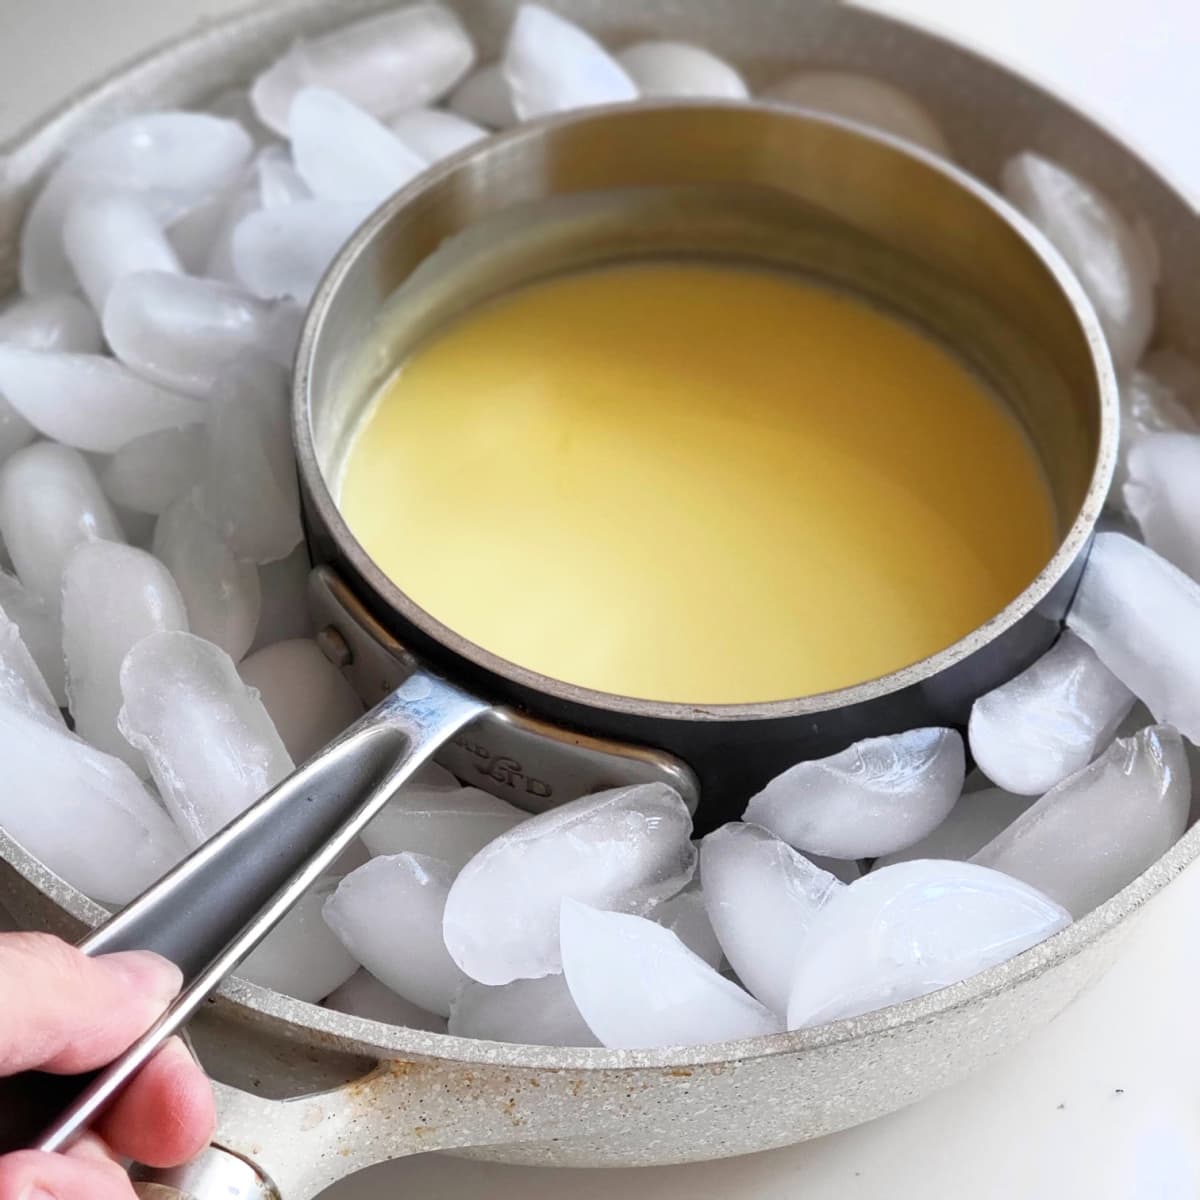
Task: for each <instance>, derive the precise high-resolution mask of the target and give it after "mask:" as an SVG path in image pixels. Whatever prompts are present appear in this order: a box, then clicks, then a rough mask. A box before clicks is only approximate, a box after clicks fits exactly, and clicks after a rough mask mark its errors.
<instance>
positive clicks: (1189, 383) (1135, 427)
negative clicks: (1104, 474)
mask: <svg viewBox="0 0 1200 1200" xmlns="http://www.w3.org/2000/svg"><path fill="white" fill-rule="evenodd" d="M1120 396H1121V445H1120V450H1119V451H1118V454H1117V467H1116V471H1115V472H1114V473H1113V481H1112V487H1111V488H1110V489H1109V496H1108V503H1109V504H1110V505H1111V506H1113V507H1115V508H1116V509H1117V510H1118V511H1124V503H1125V501H1124V496H1123V494H1122V493H1123V489H1124V486H1125V482H1126V480H1127V479H1128V478H1129V455H1130V452H1131V451H1132V449H1133V447H1134V446H1135V445H1136V444H1137V442H1138V441H1139V440H1140V439H1141V438H1142V437H1144V436H1145V435H1146V434H1148V433H1200V416H1198V415H1197V414H1198V413H1200V367H1198V366H1197V365H1196V364H1195V363H1193V362H1192V361H1191V359H1188V358H1185V357H1184V356H1183V355H1182V354H1179V353H1178V352H1177V351H1175V350H1170V349H1161V350H1152V351H1151V352H1150V353H1149V354H1147V355H1146V357H1145V358H1143V359H1142V361H1141V362H1140V363H1139V364H1138V365H1137V367H1136V368H1135V369H1134V370H1133V372H1132V373H1131V374H1130V375H1129V376H1128V377H1127V378H1125V379H1123V380H1121V391H1120Z"/></svg>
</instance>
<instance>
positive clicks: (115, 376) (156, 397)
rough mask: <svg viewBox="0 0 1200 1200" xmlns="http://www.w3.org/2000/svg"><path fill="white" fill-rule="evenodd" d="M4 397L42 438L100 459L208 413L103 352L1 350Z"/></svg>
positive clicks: (0, 383)
mask: <svg viewBox="0 0 1200 1200" xmlns="http://www.w3.org/2000/svg"><path fill="white" fill-rule="evenodd" d="M0 393H3V395H4V396H5V397H6V398H7V400H8V402H9V403H10V404H11V405H12V406H13V408H15V409H16V410H17V412H19V413H20V414H21V416H23V417H24V418H25V420H27V421H28V422H29V423H30V424H31V425H32V426H33V427H34V428H35V429H36V430H37V431H38V432H39V433H42V434H44V435H45V436H46V437H48V438H54V439H55V440H56V441H60V442H65V443H66V444H67V445H68V446H75V447H77V448H78V449H80V450H95V451H98V452H99V453H101V454H110V453H112V451H114V450H116V449H118V448H119V447H121V446H123V445H124V444H125V443H126V442H128V441H130V440H131V439H132V438H135V437H140V436H141V435H142V434H143V433H153V432H154V431H155V430H157V429H172V428H176V427H178V426H181V425H191V424H193V423H194V422H196V421H199V420H200V419H201V416H202V415H203V409H202V407H201V405H200V404H199V403H198V402H197V401H195V400H192V399H190V398H189V397H187V396H181V395H179V394H178V393H176V392H170V391H167V390H166V389H165V388H160V387H158V386H156V385H155V384H153V383H147V382H146V380H144V379H141V378H139V377H138V376H137V375H135V374H134V373H133V372H132V371H130V370H129V368H128V367H123V366H122V365H121V364H120V363H118V362H114V361H113V360H112V359H111V358H105V357H104V356H102V355H99V354H66V353H58V352H50V351H43V350H23V349H20V348H19V347H17V346H4V345H0Z"/></svg>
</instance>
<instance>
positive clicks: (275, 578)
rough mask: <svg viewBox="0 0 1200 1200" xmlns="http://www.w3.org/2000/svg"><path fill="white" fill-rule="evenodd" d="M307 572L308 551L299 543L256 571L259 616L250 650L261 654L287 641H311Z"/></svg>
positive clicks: (313, 630) (312, 629)
mask: <svg viewBox="0 0 1200 1200" xmlns="http://www.w3.org/2000/svg"><path fill="white" fill-rule="evenodd" d="M311 571H312V563H311V562H310V561H309V558H308V547H307V546H306V545H305V544H304V543H303V542H301V543H300V545H299V546H297V547H296V548H295V550H293V551H292V552H291V554H289V555H288V556H287V557H286V558H277V559H276V560H275V561H274V562H270V563H264V564H263V565H262V566H261V567H259V568H258V579H259V588H260V590H261V592H262V614H261V615H260V616H259V619H258V631H257V632H256V633H255V635H254V643H253V645H252V646H251V647H250V648H251V650H261V649H262V648H263V647H264V646H271V645H274V643H275V642H285V641H288V640H289V639H291V638H302V637H312V635H313V633H314V632H315V628H314V626H313V619H312V611H311V609H310V608H309V607H308V576H309V572H311Z"/></svg>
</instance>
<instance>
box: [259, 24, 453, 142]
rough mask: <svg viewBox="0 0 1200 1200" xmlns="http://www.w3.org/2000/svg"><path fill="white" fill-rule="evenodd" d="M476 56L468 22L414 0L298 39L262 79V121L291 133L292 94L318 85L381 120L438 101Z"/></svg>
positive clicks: (260, 79)
mask: <svg viewBox="0 0 1200 1200" xmlns="http://www.w3.org/2000/svg"><path fill="white" fill-rule="evenodd" d="M474 61H475V48H474V46H472V44H471V39H470V38H469V37H468V36H467V33H466V31H465V30H464V29H463V27H462V23H461V22H460V21H459V19H458V18H457V17H456V16H455V15H454V13H453V12H451V11H450V10H449V9H448V8H444V7H443V6H442V5H440V4H412V5H408V6H406V7H404V8H399V9H395V10H393V11H391V12H386V13H381V14H379V15H378V16H374V17H367V18H366V19H365V20H361V21H355V22H353V23H352V24H349V25H342V26H340V27H339V28H338V29H335V30H334V31H333V32H332V33H327V34H325V35H324V36H322V37H318V38H313V39H311V40H308V41H298V42H295V43H294V44H293V45H292V47H291V49H289V50H288V52H287V53H286V54H284V55H283V57H282V58H280V59H277V60H276V61H275V62H274V63H272V64H271V66H270V67H268V68H267V69H266V70H265V71H263V72H262V73H261V74H260V75H259V76H258V78H257V79H255V81H254V85H253V87H252V88H251V90H250V99H251V103H252V104H253V105H254V111H255V112H256V113H257V114H258V116H259V119H260V120H261V121H262V122H263V123H264V124H265V125H268V126H269V127H270V128H271V129H273V130H275V132H276V133H282V134H286V133H287V128H288V126H287V121H288V112H289V110H290V108H291V104H292V98H293V97H294V96H295V95H296V93H297V92H298V91H299V90H300V89H301V88H303V87H305V86H306V85H309V84H318V85H320V86H322V87H327V88H332V89H333V90H334V91H335V92H340V93H341V94H342V95H343V96H345V97H346V98H347V99H349V100H352V101H353V102H354V103H355V104H357V105H359V106H360V107H361V108H364V109H366V111H367V112H369V113H373V114H374V115H375V116H377V117H383V116H388V115H389V114H391V113H396V112H400V111H402V110H403V109H406V108H416V107H417V106H418V105H422V104H431V103H432V102H433V101H435V100H437V99H438V98H439V97H440V96H443V95H445V94H446V92H448V91H449V90H450V89H451V88H452V87H453V86H454V85H455V83H457V82H458V80H459V79H461V78H462V76H463V75H464V74H465V73H466V72H467V71H468V70H470V67H471V64H472V63H473V62H474Z"/></svg>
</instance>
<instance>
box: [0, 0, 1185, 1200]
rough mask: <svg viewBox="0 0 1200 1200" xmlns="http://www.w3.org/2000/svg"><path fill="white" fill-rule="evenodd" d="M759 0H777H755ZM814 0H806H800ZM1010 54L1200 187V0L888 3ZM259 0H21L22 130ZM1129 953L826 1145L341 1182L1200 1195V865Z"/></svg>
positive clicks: (457, 1168) (17, 85)
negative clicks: (957, 1074) (907, 1100)
mask: <svg viewBox="0 0 1200 1200" xmlns="http://www.w3.org/2000/svg"><path fill="white" fill-rule="evenodd" d="M746 2H747V3H754V2H755V0H746ZM797 2H800V0H797ZM870 2H871V3H873V4H875V5H876V6H877V7H879V8H882V9H886V10H891V11H895V12H900V13H905V14H908V15H910V16H912V17H913V18H914V19H916V20H919V21H921V22H923V23H927V24H928V25H930V26H932V27H934V28H937V29H939V30H941V31H942V32H947V33H952V34H953V35H955V36H958V37H960V38H962V39H963V40H965V41H968V42H970V43H971V44H973V45H974V46H976V47H978V48H982V49H984V50H987V51H990V52H992V53H994V54H997V55H998V56H1000V57H1003V58H1005V59H1007V60H1008V61H1010V62H1011V63H1013V64H1016V65H1019V66H1021V67H1022V68H1023V69H1025V70H1026V71H1027V72H1028V73H1030V74H1031V75H1033V76H1035V77H1036V78H1038V79H1039V80H1040V81H1042V82H1044V83H1049V84H1051V85H1052V86H1054V87H1055V88H1056V89H1057V90H1058V91H1060V92H1061V93H1063V94H1065V95H1067V96H1069V97H1070V98H1071V99H1073V100H1074V101H1075V102H1076V103H1078V104H1081V105H1082V106H1084V107H1086V108H1089V109H1090V110H1091V111H1093V112H1095V113H1096V114H1097V115H1099V116H1101V117H1102V118H1103V119H1104V120H1106V121H1107V122H1108V123H1109V124H1110V125H1111V126H1112V127H1114V128H1115V129H1117V130H1119V131H1121V132H1122V133H1123V134H1124V135H1125V136H1126V137H1127V138H1128V139H1130V140H1131V141H1134V142H1136V143H1137V144H1140V145H1141V146H1142V148H1143V152H1144V153H1145V154H1146V155H1147V157H1149V158H1150V159H1151V160H1152V161H1154V162H1155V163H1156V165H1158V166H1159V168H1160V169H1162V170H1163V171H1165V172H1166V173H1167V174H1168V175H1170V176H1171V177H1173V178H1174V179H1175V181H1176V182H1177V183H1178V184H1179V185H1180V186H1182V187H1183V188H1184V189H1185V190H1186V191H1188V192H1189V193H1190V194H1191V195H1192V196H1193V197H1198V198H1200V138H1197V136H1196V133H1195V122H1196V119H1197V114H1200V69H1198V64H1197V63H1196V61H1195V59H1196V57H1197V50H1198V49H1200V5H1197V0H1140V3H1133V2H1118V0H1000V2H991V3H984V2H983V0H870ZM240 7H243V0H0V137H3V136H5V135H7V134H8V133H10V132H12V131H15V130H16V129H18V128H20V127H21V126H22V125H23V124H24V123H25V122H27V121H28V120H30V119H32V118H33V117H34V116H36V115H37V114H38V113H39V112H40V111H41V110H43V109H44V108H46V107H47V106H48V105H50V104H52V103H54V102H55V101H56V99H57V98H59V97H60V96H62V95H63V94H65V93H66V92H67V91H69V90H71V89H74V88H76V87H78V86H80V85H81V84H83V83H84V82H86V81H87V80H89V79H91V78H94V77H96V76H98V75H100V74H102V73H103V72H104V71H106V70H107V69H109V68H110V67H111V66H112V65H114V64H115V63H117V62H119V61H121V60H122V59H125V58H127V57H129V56H131V55H132V54H134V53H136V52H138V51H140V50H142V49H144V48H146V47H149V46H152V45H154V44H155V43H157V42H159V41H161V40H163V39H164V38H167V37H169V36H171V35H172V34H175V33H177V32H180V31H183V30H186V29H187V28H189V27H193V26H195V25H196V24H198V23H200V22H202V21H204V20H207V19H210V18H212V17H215V16H218V15H221V14H222V13H225V12H229V11H232V10H234V9H237V8H240ZM1126 946H1127V949H1126V952H1125V954H1124V956H1123V958H1122V960H1121V961H1120V963H1119V964H1118V965H1117V967H1116V968H1115V969H1114V970H1113V971H1112V972H1111V973H1110V974H1109V975H1108V977H1107V978H1106V979H1104V980H1103V981H1102V982H1101V983H1100V984H1098V985H1097V986H1095V987H1094V988H1093V989H1092V990H1091V991H1090V992H1089V993H1088V994H1086V995H1085V996H1083V997H1082V998H1081V999H1080V1000H1079V1001H1078V1002H1077V1003H1076V1004H1075V1005H1074V1006H1072V1008H1070V1009H1069V1010H1068V1011H1067V1012H1066V1013H1064V1014H1063V1015H1062V1016H1061V1017H1060V1018H1059V1019H1058V1020H1057V1021H1055V1022H1054V1023H1053V1024H1052V1025H1051V1026H1050V1027H1049V1028H1047V1029H1046V1030H1044V1031H1042V1032H1041V1033H1039V1034H1037V1035H1035V1036H1034V1037H1033V1038H1032V1039H1030V1040H1029V1041H1028V1042H1027V1043H1026V1044H1025V1045H1023V1046H1022V1047H1020V1048H1019V1049H1018V1050H1016V1051H1015V1052H1012V1053H1010V1054H1008V1055H1007V1056H1006V1057H1004V1058H1003V1059H1001V1060H999V1061H997V1062H995V1063H994V1064H993V1065H991V1066H990V1067H988V1068H987V1069H985V1070H984V1071H982V1072H980V1073H978V1074H977V1075H975V1076H974V1077H972V1078H971V1079H969V1080H967V1081H966V1082H965V1083H962V1084H959V1085H958V1086H956V1087H953V1088H951V1089H948V1090H947V1091H944V1092H942V1093H940V1094H939V1095H937V1096H934V1097H932V1098H931V1099H929V1100H927V1101H925V1102H923V1103H921V1104H918V1105H914V1106H913V1107H911V1108H909V1109H907V1110H905V1111H903V1112H900V1113H897V1114H895V1115H893V1116H890V1117H885V1118H882V1119H880V1120H878V1121H874V1122H872V1123H871V1124H870V1125H865V1126H860V1127H859V1128H857V1129H853V1130H849V1131H847V1132H845V1133H842V1134H838V1135H835V1136H833V1137H828V1138H824V1139H822V1140H820V1141H818V1142H812V1143H809V1144H807V1145H802V1146H796V1147H792V1148H790V1149H786V1150H776V1151H771V1152H769V1153H766V1154H759V1155H754V1156H751V1157H747V1158H741V1159H730V1160H726V1161H724V1162H719V1163H709V1164H701V1165H693V1166H684V1167H662V1168H649V1169H643V1170H639V1171H629V1170H609V1171H569V1170H538V1169H526V1168H518V1167H502V1166H493V1165H491V1164H485V1163H469V1162H465V1161H457V1160H452V1159H448V1158H443V1157H440V1156H437V1155H423V1156H420V1157H417V1158H412V1159H408V1160H404V1161H401V1162H396V1163H390V1164H385V1165H383V1166H381V1167H376V1168H374V1169H372V1170H370V1171H366V1172H363V1173H362V1174H361V1175H360V1176H358V1177H356V1178H354V1179H352V1180H348V1181H346V1182H344V1183H343V1184H342V1185H340V1186H338V1187H336V1188H334V1189H333V1190H331V1191H330V1192H329V1193H327V1195H328V1197H329V1200H335V1198H336V1200H375V1198H382V1197H391V1196H401V1195H404V1196H414V1197H418V1196H419V1197H421V1198H422V1200H467V1198H469V1197H476V1196H487V1197H489V1200H517V1198H518V1197H519V1198H521V1200H551V1198H552V1197H553V1198H558V1197H564V1196H570V1197H571V1200H601V1198H607V1197H611V1196H632V1197H636V1198H637V1200H683V1198H685V1197H687V1198H688V1200H728V1198H733V1197H755V1198H757V1200H784V1198H785V1197H786V1198H788V1200H799V1198H801V1197H803V1198H804V1200H818V1198H819V1200H824V1198H826V1197H836V1198H837V1200H884V1198H886V1200H909V1198H916V1197H920V1198H921V1200H1085V1198H1086V1200H1197V1198H1198V1197H1200V1037H1197V1020H1196V1017H1195V1012H1196V998H1197V992H1198V989H1200V872H1197V871H1195V870H1193V871H1191V872H1190V873H1189V874H1188V875H1186V876H1185V877H1184V878H1183V879H1181V880H1180V881H1179V882H1178V883H1176V884H1175V885H1173V886H1172V888H1170V889H1169V891H1168V892H1167V893H1166V894H1165V895H1164V896H1162V897H1160V898H1159V900H1157V901H1156V902H1155V903H1154V904H1153V905H1152V906H1151V908H1150V909H1149V911H1147V913H1146V914H1145V915H1144V916H1143V918H1142V919H1141V921H1140V922H1139V925H1138V927H1137V928H1136V929H1135V930H1134V931H1133V934H1132V935H1131V937H1130V938H1129V939H1128V941H1127V943H1126Z"/></svg>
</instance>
